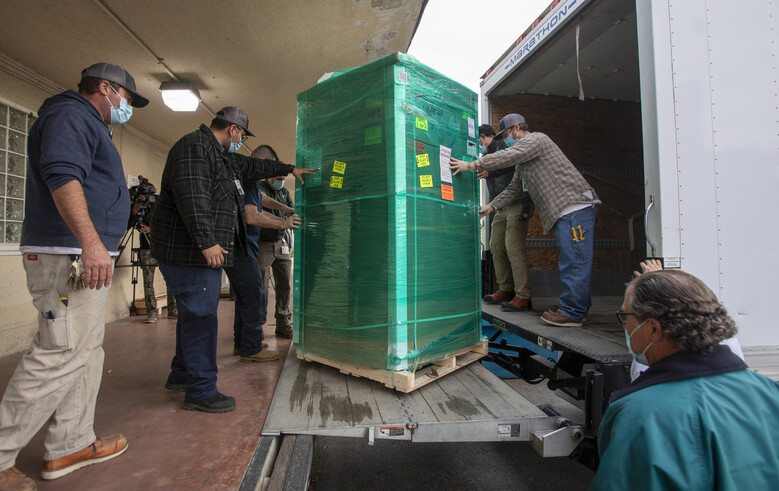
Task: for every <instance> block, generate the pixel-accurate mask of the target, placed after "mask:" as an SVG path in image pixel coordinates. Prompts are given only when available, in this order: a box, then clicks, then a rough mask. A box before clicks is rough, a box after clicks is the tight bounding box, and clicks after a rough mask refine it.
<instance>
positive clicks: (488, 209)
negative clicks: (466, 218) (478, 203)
mask: <svg viewBox="0 0 779 491" xmlns="http://www.w3.org/2000/svg"><path fill="white" fill-rule="evenodd" d="M493 213H495V208H493V207H492V205H484V206H482V207H481V210H479V216H480V217H486V216H487V215H491V214H493Z"/></svg>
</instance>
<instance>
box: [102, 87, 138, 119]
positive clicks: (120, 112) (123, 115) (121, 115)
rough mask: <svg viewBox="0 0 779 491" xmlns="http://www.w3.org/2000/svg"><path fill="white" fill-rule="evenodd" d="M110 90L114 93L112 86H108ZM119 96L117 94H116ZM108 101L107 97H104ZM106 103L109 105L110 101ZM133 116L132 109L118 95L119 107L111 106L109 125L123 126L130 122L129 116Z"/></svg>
mask: <svg viewBox="0 0 779 491" xmlns="http://www.w3.org/2000/svg"><path fill="white" fill-rule="evenodd" d="M110 87H111V90H113V91H114V92H116V89H115V88H114V86H113V85H111V86H110ZM116 95H119V92H116ZM106 99H108V97H106ZM108 103H109V104H111V99H108ZM132 115H133V107H132V106H131V105H129V104H127V101H126V100H125V98H124V97H122V96H121V95H119V107H114V105H113V104H111V124H124V123H126V122H128V121H129V120H130V116H132Z"/></svg>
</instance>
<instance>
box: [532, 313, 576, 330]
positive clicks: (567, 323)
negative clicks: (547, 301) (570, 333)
mask: <svg viewBox="0 0 779 491" xmlns="http://www.w3.org/2000/svg"><path fill="white" fill-rule="evenodd" d="M541 320H542V321H544V322H546V323H547V324H551V325H553V326H560V327H581V325H582V323H581V322H576V321H575V320H573V319H570V318H569V317H568V316H567V315H565V314H563V313H561V312H548V311H547V312H544V313H543V314H541Z"/></svg>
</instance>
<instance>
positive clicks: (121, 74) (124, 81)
mask: <svg viewBox="0 0 779 491" xmlns="http://www.w3.org/2000/svg"><path fill="white" fill-rule="evenodd" d="M84 77H94V78H100V79H103V80H108V81H109V82H114V83H117V84H119V85H121V86H122V87H124V88H125V90H127V91H128V92H130V93H131V94H132V95H133V103H132V104H131V106H133V107H145V106H146V105H147V104H148V103H149V99H147V98H145V97H144V96H142V95H141V94H139V93H138V91H137V90H136V89H135V79H133V77H132V75H130V74H129V73H127V70H125V69H124V68H122V67H120V66H119V65H112V64H110V63H95V64H94V65H91V66H88V67H87V68H84V69H83V70H81V78H82V79H84Z"/></svg>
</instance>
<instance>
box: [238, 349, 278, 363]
mask: <svg viewBox="0 0 779 491" xmlns="http://www.w3.org/2000/svg"><path fill="white" fill-rule="evenodd" d="M278 359H279V352H278V351H271V350H269V349H264V350H262V351H260V352H259V353H255V354H253V355H252V356H242V357H241V361H245V362H250V361H276V360H278Z"/></svg>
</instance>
